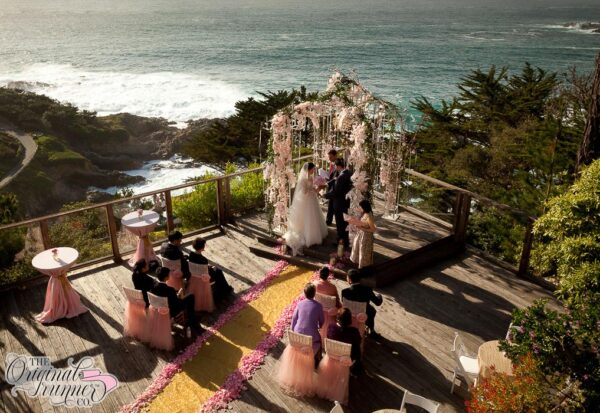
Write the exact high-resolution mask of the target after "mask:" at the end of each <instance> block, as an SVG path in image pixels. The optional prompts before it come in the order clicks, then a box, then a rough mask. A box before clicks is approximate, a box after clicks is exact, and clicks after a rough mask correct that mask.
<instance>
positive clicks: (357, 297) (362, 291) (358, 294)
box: [342, 283, 383, 331]
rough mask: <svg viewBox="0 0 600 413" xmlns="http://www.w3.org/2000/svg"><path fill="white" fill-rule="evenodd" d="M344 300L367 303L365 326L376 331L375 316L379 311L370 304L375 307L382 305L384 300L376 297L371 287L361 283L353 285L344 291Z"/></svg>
mask: <svg viewBox="0 0 600 413" xmlns="http://www.w3.org/2000/svg"><path fill="white" fill-rule="evenodd" d="M342 298H345V299H347V300H350V301H358V302H359V303H367V321H366V323H365V325H366V326H367V327H369V329H370V330H371V331H375V314H377V310H375V307H373V306H372V305H371V304H370V303H371V302H372V303H373V304H375V305H381V304H382V303H383V298H382V297H381V296H378V295H375V293H374V292H373V289H372V288H371V287H367V286H366V285H362V284H359V283H355V284H352V285H351V286H350V287H348V288H344V289H343V290H342Z"/></svg>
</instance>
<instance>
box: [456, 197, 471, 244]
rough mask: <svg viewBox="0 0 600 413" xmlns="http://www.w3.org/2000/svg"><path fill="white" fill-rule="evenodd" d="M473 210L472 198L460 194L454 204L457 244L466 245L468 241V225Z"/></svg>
mask: <svg viewBox="0 0 600 413" xmlns="http://www.w3.org/2000/svg"><path fill="white" fill-rule="evenodd" d="M470 210H471V197H470V196H469V195H468V194H466V193H464V192H458V193H457V195H456V201H455V203H454V226H453V231H452V232H453V233H454V240H455V241H456V242H457V243H460V244H464V243H465V241H466V239H467V224H468V223H469V212H470Z"/></svg>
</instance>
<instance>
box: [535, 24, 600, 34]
mask: <svg viewBox="0 0 600 413" xmlns="http://www.w3.org/2000/svg"><path fill="white" fill-rule="evenodd" d="M540 27H543V28H545V29H561V30H565V31H570V32H576V33H585V34H598V33H600V32H599V30H600V22H571V23H565V24H545V25H541V26H540Z"/></svg>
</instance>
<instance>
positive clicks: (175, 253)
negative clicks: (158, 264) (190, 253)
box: [160, 242, 190, 280]
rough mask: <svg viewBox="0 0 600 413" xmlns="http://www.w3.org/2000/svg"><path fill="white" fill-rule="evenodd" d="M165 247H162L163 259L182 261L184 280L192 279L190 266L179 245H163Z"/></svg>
mask: <svg viewBox="0 0 600 413" xmlns="http://www.w3.org/2000/svg"><path fill="white" fill-rule="evenodd" d="M163 247H164V248H163ZM163 247H161V249H160V255H162V256H163V257H165V258H166V259H168V260H171V261H177V260H180V261H181V272H182V273H183V278H185V279H186V280H187V279H189V278H190V266H189V265H188V262H187V260H186V259H185V255H183V252H181V248H180V247H178V246H177V245H173V244H171V243H170V242H169V243H168V244H167V245H166V246H165V245H164V244H163Z"/></svg>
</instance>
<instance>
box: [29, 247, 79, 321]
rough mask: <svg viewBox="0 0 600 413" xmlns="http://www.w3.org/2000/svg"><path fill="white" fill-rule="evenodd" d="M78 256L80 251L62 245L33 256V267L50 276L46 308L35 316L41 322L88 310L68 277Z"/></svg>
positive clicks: (68, 316)
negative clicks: (68, 272)
mask: <svg viewBox="0 0 600 413" xmlns="http://www.w3.org/2000/svg"><path fill="white" fill-rule="evenodd" d="M78 256H79V253H78V252H77V250H75V249H74V248H69V247H61V248H53V249H50V250H46V251H43V252H40V253H39V254H38V255H36V256H35V257H33V260H32V261H31V264H32V265H33V267H34V268H35V269H37V270H38V271H39V272H41V273H42V274H45V275H48V276H49V277H50V280H49V281H48V287H47V288H46V300H45V302H44V310H43V311H42V312H41V313H40V314H38V315H37V316H35V319H36V320H37V321H39V322H40V323H43V324H48V323H52V322H54V321H56V320H58V319H60V318H65V317H66V318H73V317H77V316H78V315H80V314H83V313H85V312H86V311H88V309H87V307H86V306H84V305H83V304H81V300H80V298H79V294H77V291H75V290H74V289H73V286H72V285H71V283H70V282H69V280H68V279H67V271H68V270H69V268H71V267H72V266H73V264H74V263H75V261H76V260H77V257H78Z"/></svg>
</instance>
